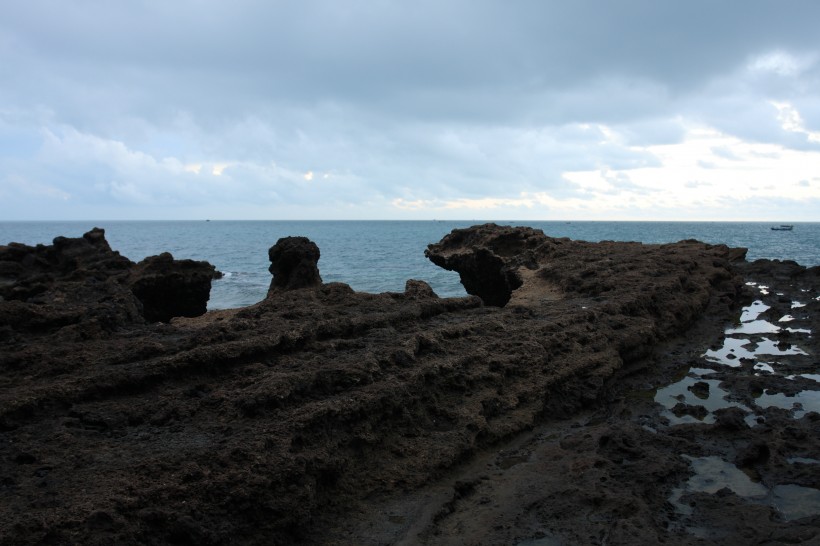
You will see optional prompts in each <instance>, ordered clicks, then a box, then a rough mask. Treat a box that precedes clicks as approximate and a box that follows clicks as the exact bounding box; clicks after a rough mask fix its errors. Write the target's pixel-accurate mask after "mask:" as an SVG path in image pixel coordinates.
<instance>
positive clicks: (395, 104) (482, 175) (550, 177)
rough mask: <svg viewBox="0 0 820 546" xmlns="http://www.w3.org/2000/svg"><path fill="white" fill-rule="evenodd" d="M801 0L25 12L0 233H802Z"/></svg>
mask: <svg viewBox="0 0 820 546" xmlns="http://www.w3.org/2000/svg"><path fill="white" fill-rule="evenodd" d="M818 21H820V2H818V1H817V0H806V1H778V2H776V1H774V0H772V1H765V2H764V1H759V0H743V1H740V0H738V1H728V0H727V1H714V0H708V1H705V0H686V1H685V2H683V1H659V0H618V1H612V0H594V1H593V0H572V1H565V0H560V1H558V0H555V1H551V0H539V1H526V0H520V1H505V2H502V1H500V0H499V1H482V0H453V1H448V0H435V1H427V0H414V1H412V2H410V1H403V2H399V1H384V0H382V1H380V0H369V1H359V0H327V1H312V0H308V1H306V0H299V1H293V2H277V1H271V0H260V1H252V0H233V1H231V2H225V1H216V0H173V1H169V0H155V1H146V0H142V1H138V0H133V1H129V2H110V1H107V0H104V1H93V0H52V1H44V0H26V1H25V2H5V3H4V5H3V8H2V16H0V220H37V219H40V220H42V219H80V220H89V219H103V220H104V219H113V218H124V219H201V218H211V219H433V218H436V219H520V220H553V219H560V220H565V219H570V220H571V219H578V220H580V219H588V220H604V219H616V220H629V219H636V220H643V219H646V220H667V219H671V220H766V221H769V220H772V221H775V220H783V221H787V220H788V221H820V32H818V31H817V24H818Z"/></svg>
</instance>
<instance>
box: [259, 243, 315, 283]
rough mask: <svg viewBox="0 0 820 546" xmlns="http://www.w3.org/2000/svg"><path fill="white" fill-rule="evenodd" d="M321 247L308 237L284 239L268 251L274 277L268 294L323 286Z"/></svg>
mask: <svg viewBox="0 0 820 546" xmlns="http://www.w3.org/2000/svg"><path fill="white" fill-rule="evenodd" d="M319 256H320V253H319V247H318V246H316V243H314V242H313V241H311V240H310V239H308V238H307V237H283V238H281V239H279V240H278V241H277V242H276V244H275V245H273V246H272V247H270V249H269V250H268V258H269V259H270V261H271V265H270V268H268V270H269V271H270V272H271V275H273V280H271V283H270V289H269V290H268V294H269V295H270V294H271V293H274V292H277V291H282V290H296V289H298V288H309V287H312V286H319V285H321V284H322V277H321V276H320V275H319V267H318V265H317V264H318V263H319Z"/></svg>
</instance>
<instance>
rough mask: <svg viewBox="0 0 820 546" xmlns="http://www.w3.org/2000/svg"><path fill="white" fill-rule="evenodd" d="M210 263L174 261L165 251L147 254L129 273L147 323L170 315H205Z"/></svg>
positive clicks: (212, 271) (165, 319) (211, 272)
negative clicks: (151, 254) (158, 253)
mask: <svg viewBox="0 0 820 546" xmlns="http://www.w3.org/2000/svg"><path fill="white" fill-rule="evenodd" d="M216 277H217V273H216V270H215V268H214V266H213V265H211V264H209V263H208V262H199V261H194V260H175V259H174V257H173V256H172V255H171V254H169V253H168V252H163V253H162V254H160V255H159V256H149V257H148V258H145V259H144V260H143V261H141V262H139V263H138V264H137V265H136V266H134V269H133V270H132V272H131V278H130V283H129V284H130V286H131V291H132V292H133V293H134V295H135V296H136V297H137V299H139V300H140V301H141V302H142V306H143V315H144V316H145V320H147V321H149V322H168V321H169V320H171V318H173V317H197V316H199V315H203V314H205V311H206V310H207V305H208V299H209V298H210V295H211V280H212V279H214V278H216Z"/></svg>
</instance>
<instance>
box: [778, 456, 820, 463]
mask: <svg viewBox="0 0 820 546" xmlns="http://www.w3.org/2000/svg"><path fill="white" fill-rule="evenodd" d="M786 462H787V463H789V464H795V463H800V464H820V461H818V460H817V459H810V458H808V457H789V458H788V459H786Z"/></svg>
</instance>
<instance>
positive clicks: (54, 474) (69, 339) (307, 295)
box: [0, 225, 744, 544]
mask: <svg viewBox="0 0 820 546" xmlns="http://www.w3.org/2000/svg"><path fill="white" fill-rule="evenodd" d="M93 239H94V236H92V240H89V241H86V243H82V244H88V245H91V246H94V245H98V246H99V245H101V242H100V241H99V240H96V241H95V240H93ZM55 246H57V245H55ZM106 246H107V245H106ZM6 248H12V247H6ZM14 248H16V247H14ZM314 249H315V250H314ZM3 252H12V253H13V252H17V250H14V249H12V250H9V251H7V250H5V249H4V250H3ZM43 252H44V251H43ZM26 253H29V254H30V251H25V252H23V253H22V254H26ZM18 254H19V253H18ZM6 255H7V254H2V256H6ZM100 255H101V256H102V255H106V256H109V258H107V259H110V260H112V264H121V265H118V266H117V267H122V270H123V272H124V273H123V275H125V274H127V272H128V271H129V270H130V269H131V266H130V265H128V263H127V261H123V260H125V259H124V258H121V257H120V258H117V257H116V256H110V255H108V254H107V253H105V252H102V251H100ZM743 255H744V251H743V250H742V249H740V250H738V249H730V248H727V247H725V246H721V245H717V246H713V245H706V244H702V243H697V242H691V241H687V242H681V243H676V244H669V245H643V244H639V243H614V242H604V243H586V242H580V241H571V240H568V239H553V238H550V237H547V236H545V235H544V234H543V233H541V232H540V231H537V230H531V229H528V228H505V227H499V226H494V225H485V226H477V227H475V228H471V229H469V230H457V231H455V232H453V234H451V235H449V236H448V237H445V239H444V240H443V241H442V242H441V243H439V244H438V245H431V247H430V249H429V250H428V256H429V257H430V259H432V260H433V261H435V262H436V263H439V264H441V265H443V266H444V267H448V268H451V269H454V270H457V271H459V273H460V274H461V275H462V279H464V284H465V286H466V287H467V288H468V290H469V291H470V292H471V293H473V294H475V295H473V296H468V297H464V298H438V297H437V296H436V295H435V293H434V292H433V291H432V289H430V287H429V286H428V285H426V283H423V282H421V281H408V284H407V287H406V289H405V292H403V293H384V294H377V295H373V294H364V293H356V292H354V291H353V290H351V289H350V287H348V286H347V285H344V284H340V283H330V284H322V283H321V278H320V276H319V272H318V269H317V268H316V262H317V261H318V258H319V250H318V248H316V247H315V245H314V244H313V243H311V242H310V241H308V240H307V239H304V238H298V239H297V238H293V239H288V240H280V241H279V243H277V245H275V246H274V247H273V248H272V249H271V251H270V257H271V261H272V265H271V272H272V273H273V274H274V279H273V282H272V287H271V290H270V292H269V294H268V297H267V298H266V299H265V300H264V301H262V302H260V303H258V304H256V305H254V306H251V307H247V308H243V309H235V310H225V311H213V312H209V313H207V314H205V315H203V316H199V317H195V318H175V319H173V320H171V321H170V324H144V323H142V322H141V321H138V320H134V317H135V316H136V314H137V313H138V307H139V306H138V305H137V303H135V301H134V300H132V299H129V298H127V297H124V296H121V294H122V292H121V291H119V290H118V289H116V287H117V286H119V285H118V281H116V280H115V281H112V280H111V278H108V277H105V276H104V275H101V276H100V278H97V277H94V275H88V274H77V273H76V271H78V269H76V268H75V269H72V268H71V267H69V266H66V267H65V268H63V269H62V270H61V271H62V273H61V274H60V275H59V276H57V275H54V274H51V277H50V280H49V281H48V282H47V283H46V286H47V288H46V290H45V291H41V292H38V294H44V293H46V292H48V293H57V292H59V293H63V292H65V291H66V290H67V289H65V288H59V287H61V286H63V283H68V284H65V286H69V287H71V290H73V289H74V287H75V284H76V283H80V284H82V283H85V282H87V279H89V278H94V279H96V280H95V281H94V283H102V284H103V285H106V286H107V284H106V283H109V284H110V283H113V288H111V290H112V293H113V294H115V295H118V296H119V297H121V300H116V301H115V302H113V303H112V302H111V301H107V302H106V305H107V306H108V307H106V308H107V309H109V308H110V309H111V310H112V312H113V310H115V309H116V311H117V313H120V314H121V315H123V316H124V317H131V319H130V320H127V321H126V320H120V321H119V322H118V324H127V325H128V327H127V328H125V327H123V328H109V329H105V330H104V331H103V332H102V333H101V334H100V335H99V336H98V337H96V338H91V339H78V338H77V337H76V336H67V335H64V333H63V330H65V329H66V328H71V327H72V326H71V324H72V323H71V322H70V321H69V322H66V323H65V324H63V323H62V322H60V321H51V322H50V323H49V327H48V328H40V329H36V328H29V329H27V330H26V335H11V336H6V337H5V338H2V337H0V340H3V341H2V346H0V349H2V350H1V351H0V370H2V377H1V378H0V379H1V380H2V384H3V387H4V388H3V389H2V390H0V430H2V431H3V441H2V443H0V461H1V462H0V484H2V486H1V487H2V488H3V495H4V498H5V499H6V500H5V501H4V502H3V503H0V520H1V521H5V522H7V523H6V525H5V526H4V527H3V529H2V530H0V542H4V543H15V544H34V543H40V542H53V543H83V544H104V543H118V544H137V543H141V544H145V543H169V542H171V543H178V544H194V543H195V544H228V543H240V542H241V543H244V544H271V543H296V542H300V541H301V542H308V543H311V542H312V543H327V542H334V541H336V542H337V543H347V542H346V540H345V539H344V538H340V537H338V536H336V537H329V536H325V535H322V532H323V530H324V529H326V528H328V527H327V526H326V524H328V523H329V522H333V521H337V519H334V518H341V517H343V516H345V515H346V514H350V513H351V512H355V511H356V508H357V506H359V505H360V503H361V502H363V501H364V500H365V499H368V498H374V496H375V497H377V496H378V495H386V494H391V493H393V494H395V493H397V492H399V491H413V490H415V489H416V488H418V487H420V486H422V485H424V484H427V483H430V482H432V481H434V480H436V479H439V478H440V477H441V476H443V475H446V473H447V472H449V471H450V470H451V469H452V468H454V467H455V466H456V465H459V464H461V463H463V462H465V461H468V460H470V459H471V458H472V457H473V456H474V455H475V454H476V453H478V452H479V451H480V450H482V449H484V448H485V447H487V446H490V445H493V444H495V443H497V442H500V441H503V440H505V439H509V438H512V437H514V436H515V435H517V434H519V433H521V432H523V431H526V430H529V429H530V428H532V427H533V426H534V425H535V424H536V423H538V422H540V421H541V420H543V419H544V418H546V417H551V418H554V417H558V416H564V415H571V414H572V413H573V412H575V411H577V410H578V409H581V408H585V407H588V406H590V405H591V404H594V403H596V401H597V400H598V399H599V398H600V396H601V395H602V393H603V392H605V385H606V382H607V380H608V379H610V378H611V377H613V374H615V373H616V372H618V371H619V370H621V369H622V368H623V367H624V366H625V365H627V364H630V363H635V362H637V361H638V360H639V359H641V358H642V357H645V356H647V355H649V354H651V352H652V350H653V347H654V346H655V344H656V343H657V342H659V341H660V340H663V339H667V338H670V337H671V336H676V335H679V334H680V333H681V332H683V331H685V330H686V328H687V327H689V326H690V325H691V324H693V323H694V321H696V319H697V318H698V317H699V316H700V314H701V313H703V311H704V310H705V309H707V307H708V306H710V305H711V306H716V307H717V308H726V307H728V306H730V305H733V304H734V302H735V300H736V299H737V298H738V295H739V294H740V293H741V292H742V289H743V279H742V277H741V276H740V275H739V274H738V273H737V271H736V269H735V267H734V265H733V263H735V262H736V261H738V260H742V258H743ZM37 256H39V254H37ZM43 259H44V260H46V262H47V263H49V264H50V263H52V262H51V261H48V260H47V259H46V258H43ZM15 260H16V258H15ZM4 261H8V260H4ZM35 261H36V260H35ZM58 261H59V260H58ZM0 263H3V261H0ZM38 263H39V262H38ZM3 267H7V268H8V269H14V267H13V266H12V267H10V266H3ZM21 267H23V266H22V265H21ZM26 267H27V266H26ZM42 267H43V268H46V266H45V265H42ZM49 267H51V266H49ZM111 267H114V266H113V265H112V266H111ZM84 268H85V269H87V267H85V266H84V267H81V268H80V269H84ZM3 271H6V270H5V269H4V270H3ZM114 277H115V278H118V277H116V276H114ZM4 278H6V279H8V278H11V277H10V276H9V274H7V273H4ZM15 278H19V275H18V277H15ZM88 282H90V281H88ZM72 283H75V284H72ZM94 283H92V284H94ZM32 286H33V283H32ZM294 288H305V289H301V290H294ZM4 290H5V292H3V294H4V301H2V302H0V317H4V318H3V319H2V320H4V321H5V322H2V323H1V324H3V325H5V327H6V328H8V327H11V328H12V329H14V330H15V331H17V329H18V328H19V323H18V322H16V321H18V320H19V317H21V316H23V315H19V314H16V311H15V309H14V308H13V307H14V306H16V305H18V304H19V303H20V301H19V300H14V301H10V299H9V298H6V296H5V294H6V293H13V292H14V289H13V288H10V287H9V286H8V285H7V286H6V287H5V288H4ZM92 296H93V297H92ZM29 297H33V296H29ZM482 300H483V301H482ZM83 303H85V304H86V306H87V308H88V309H89V310H93V309H97V308H98V307H99V306H101V305H103V298H102V297H101V296H98V292H93V291H92V292H90V293H89V296H88V298H87V301H85V302H83V301H81V300H77V301H74V302H73V303H72V305H74V306H80V305H81V304H83ZM485 304H486V305H485ZM31 305H33V304H31ZM10 306H11V307H10ZM50 309H55V307H53V306H52V307H50ZM26 320H28V319H26ZM21 331H22V330H21ZM570 486H571V485H570V484H567V487H570ZM465 488H469V484H468V485H465ZM465 491H466V489H465Z"/></svg>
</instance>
